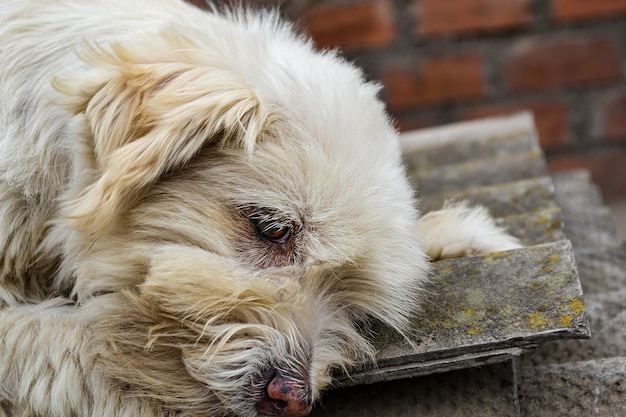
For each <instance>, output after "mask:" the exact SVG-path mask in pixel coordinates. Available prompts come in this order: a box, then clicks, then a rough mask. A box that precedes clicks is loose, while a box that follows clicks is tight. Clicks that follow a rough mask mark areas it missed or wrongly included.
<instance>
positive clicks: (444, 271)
mask: <svg viewBox="0 0 626 417" xmlns="http://www.w3.org/2000/svg"><path fill="white" fill-rule="evenodd" d="M452 271H453V268H452V267H451V266H444V267H443V268H441V269H439V272H440V273H441V274H449V273H451V272H452Z"/></svg>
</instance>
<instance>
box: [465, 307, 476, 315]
mask: <svg viewBox="0 0 626 417" xmlns="http://www.w3.org/2000/svg"><path fill="white" fill-rule="evenodd" d="M465 314H467V315H468V316H469V317H474V315H476V310H474V309H473V308H468V309H467V310H465Z"/></svg>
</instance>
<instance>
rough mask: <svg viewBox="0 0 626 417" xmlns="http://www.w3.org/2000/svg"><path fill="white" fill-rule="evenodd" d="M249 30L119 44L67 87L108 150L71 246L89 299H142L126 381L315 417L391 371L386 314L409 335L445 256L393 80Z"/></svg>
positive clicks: (123, 370)
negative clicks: (356, 384) (420, 224)
mask: <svg viewBox="0 0 626 417" xmlns="http://www.w3.org/2000/svg"><path fill="white" fill-rule="evenodd" d="M222 24H226V23H222ZM228 24H229V25H232V24H233V23H228ZM237 24H238V25H244V26H245V23H242V22H239V23H237ZM248 25H249V28H248V32H245V31H244V32H245V33H243V32H242V33H243V34H240V35H239V36H240V37H239V39H238V42H239V44H238V48H236V49H228V46H227V45H226V46H224V48H226V49H225V50H218V49H217V48H218V46H219V40H216V39H203V38H200V39H194V40H191V39H190V38H185V37H182V36H178V35H177V36H172V35H168V36H165V35H163V36H161V37H158V38H156V39H155V38H152V39H150V43H149V44H147V43H142V42H139V41H135V42H134V44H133V46H132V47H129V46H124V45H116V46H115V47H114V48H113V49H112V50H111V51H109V52H106V53H105V52H97V53H94V54H93V56H92V57H91V58H90V59H89V62H90V65H91V66H92V67H93V68H95V69H94V72H93V73H90V74H89V76H88V77H86V78H82V79H81V80H80V82H76V81H74V82H68V81H65V82H63V83H60V84H59V85H60V88H61V89H62V90H63V91H65V92H66V93H67V94H68V95H70V96H71V97H73V104H72V105H73V106H74V111H75V112H76V113H77V114H78V117H79V118H81V119H82V120H83V121H84V122H85V130H86V132H87V134H86V137H87V138H88V140H87V141H85V142H84V143H83V144H82V145H81V146H82V148H81V150H80V152H79V154H80V155H81V156H80V158H79V159H78V162H77V166H79V169H78V170H77V174H76V175H75V177H76V180H75V183H74V184H73V186H72V187H71V190H70V191H69V193H70V194H72V193H73V197H74V199H73V200H72V201H71V202H70V203H69V204H68V205H67V206H66V207H65V210H66V215H67V218H68V223H69V225H70V226H71V228H73V229H74V230H75V231H76V232H75V236H74V239H72V240H71V242H70V243H68V244H67V245H68V246H67V249H66V251H67V253H68V254H69V255H68V256H71V257H72V261H71V266H72V268H74V274H75V276H76V284H75V287H74V292H75V294H76V295H77V297H78V298H79V300H81V301H83V302H85V303H88V302H89V301H87V300H89V299H90V296H92V295H94V294H101V293H107V292H108V293H111V292H112V293H113V295H108V296H105V297H109V298H111V299H116V300H123V301H117V302H113V301H112V302H111V303H113V304H115V303H119V304H115V306H116V309H115V311H113V310H112V311H111V312H110V314H111V316H110V319H108V320H107V321H106V324H105V326H109V327H108V328H107V329H108V330H106V331H104V333H107V334H109V335H112V336H110V337H112V338H114V339H115V338H116V337H118V339H117V341H116V342H115V343H116V346H117V347H116V348H115V349H112V350H113V351H115V352H116V355H117V354H119V355H120V357H116V359H115V361H112V363H113V362H115V363H120V361H121V362H123V363H121V366H120V367H119V369H118V370H117V371H115V372H116V373H117V374H116V375H118V377H119V378H122V379H125V380H126V381H127V382H129V383H131V385H132V384H137V385H139V386H141V388H140V390H141V392H142V393H146V392H151V393H152V394H151V395H152V396H154V397H157V398H160V399H162V400H163V401H164V402H166V403H168V404H169V406H172V407H177V408H179V409H180V410H183V411H185V410H186V411H189V413H190V414H191V413H192V411H193V412H199V411H201V410H204V411H213V412H214V413H215V415H223V414H228V413H229V412H232V413H235V414H238V415H242V416H255V415H257V414H262V415H265V414H267V415H285V416H296V415H304V414H306V413H308V411H310V408H311V404H312V402H313V401H314V400H315V399H317V397H318V396H319V393H320V391H321V389H322V388H324V387H325V386H327V385H328V384H329V382H330V378H331V372H332V371H333V370H336V369H344V370H348V369H349V368H350V367H351V366H353V365H355V364H357V363H360V362H362V361H364V360H369V359H372V358H373V356H374V353H375V352H374V351H373V349H372V347H371V345H370V344H369V342H368V340H367V330H365V328H364V327H365V326H366V324H367V322H368V321H369V320H371V319H372V318H373V319H375V320H379V321H382V322H384V323H386V324H387V325H389V326H392V327H394V328H396V329H398V330H400V331H402V330H404V329H405V326H406V324H407V322H408V317H409V316H410V314H411V312H412V311H413V310H414V309H415V307H416V298H417V292H418V290H419V288H420V285H421V284H422V283H423V281H424V279H425V274H426V272H425V271H426V261H425V257H424V255H423V253H422V251H421V249H420V243H419V241H418V238H417V236H416V221H417V213H416V211H415V208H414V200H413V196H412V191H411V189H410V187H409V185H408V182H407V180H406V179H405V176H404V172H403V168H402V166H401V162H400V152H399V147H398V143H397V137H396V134H395V132H394V131H393V129H392V128H391V126H390V124H389V121H388V119H387V117H386V115H385V112H384V108H383V106H382V104H381V103H380V102H379V101H378V99H377V98H376V94H377V87H376V86H373V85H371V84H369V83H366V82H364V81H363V79H362V75H361V74H360V73H359V72H358V71H357V70H355V69H354V68H352V67H351V66H350V65H348V64H346V63H345V62H343V61H341V60H340V59H338V58H337V57H336V56H334V55H333V54H330V53H327V54H319V53H316V52H314V51H313V50H312V48H311V47H310V45H308V44H305V43H304V42H302V41H301V40H299V39H297V38H295V37H293V35H291V34H289V33H288V31H287V30H286V29H285V28H283V27H278V26H276V25H275V24H274V23H273V22H270V23H262V22H256V23H253V24H249V23H248ZM207 45H213V46H211V47H210V48H209V50H208V51H207ZM211 48H214V49H211ZM85 172H87V173H88V174H84V173H85ZM89 173H90V174H89ZM115 294H117V295H120V296H119V297H117V295H115ZM114 295H115V296H114ZM115 297H117V298H115ZM96 298H97V297H96ZM102 311H105V310H102ZM120 312H121V313H120ZM102 314H104V313H102ZM115 317H116V318H115ZM142 323H143V324H142ZM120 346H121V347H120ZM124 346H126V347H124ZM129 364H130V365H129ZM131 365H132V366H131ZM110 366H111V367H114V365H110ZM183 370H185V371H184V372H181V371H183Z"/></svg>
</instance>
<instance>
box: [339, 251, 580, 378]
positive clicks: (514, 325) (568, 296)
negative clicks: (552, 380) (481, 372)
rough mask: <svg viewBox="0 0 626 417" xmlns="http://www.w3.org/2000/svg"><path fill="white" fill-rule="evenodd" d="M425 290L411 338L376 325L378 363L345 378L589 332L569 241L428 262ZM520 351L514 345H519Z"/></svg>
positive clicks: (385, 374)
mask: <svg viewBox="0 0 626 417" xmlns="http://www.w3.org/2000/svg"><path fill="white" fill-rule="evenodd" d="M433 269H434V271H433V285H432V287H431V288H429V290H430V292H431V296H430V297H429V299H428V301H427V302H426V303H425V305H424V308H423V311H422V312H421V313H420V314H419V316H418V317H417V318H416V319H415V320H414V323H413V328H414V333H413V334H411V335H408V336H409V340H410V343H409V341H407V340H405V339H404V338H402V337H401V336H400V335H398V334H397V333H395V332H393V331H391V330H388V329H385V328H379V329H378V332H377V336H376V338H375V339H374V342H375V345H376V346H377V348H378V349H379V353H378V367H377V369H374V370H371V369H367V370H365V371H362V372H354V373H353V374H352V375H351V379H349V380H346V381H344V383H345V384H354V383H371V382H376V381H380V380H389V379H394V378H397V377H407V376H410V375H420V374H424V373H430V372H440V371H443V370H448V369H456V368H459V367H463V366H469V365H476V364H477V361H476V360H477V358H482V359H481V360H483V361H484V360H487V359H488V358H489V357H491V356H501V358H500V360H502V359H505V358H506V355H507V354H508V353H510V350H511V349H516V348H517V349H519V348H524V347H528V346H534V345H536V344H539V343H542V342H546V341H548V340H552V339H561V338H567V337H586V336H588V329H587V326H588V323H587V319H586V315H585V312H584V303H583V300H582V292H581V288H580V283H579V281H578V275H577V273H576V269H575V264H574V259H573V253H572V251H571V246H570V244H569V242H568V241H561V242H556V243H552V244H545V245H538V246H533V247H530V248H524V249H520V250H514V251H508V252H498V253H494V254H491V255H485V256H474V257H468V258H461V259H451V260H445V261H439V262H435V263H434V264H433ZM517 353H519V352H517Z"/></svg>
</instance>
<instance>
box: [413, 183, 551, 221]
mask: <svg viewBox="0 0 626 417" xmlns="http://www.w3.org/2000/svg"><path fill="white" fill-rule="evenodd" d="M460 200H465V201H467V202H468V203H470V204H481V205H483V206H485V207H487V208H488V209H489V212H490V213H491V215H492V216H494V217H506V216H512V215H524V214H528V213H532V212H536V211H539V210H544V209H550V208H556V207H557V205H556V204H555V202H554V186H553V183H552V180H551V179H550V178H548V177H540V178H534V179H530V180H521V181H515V182H510V183H507V184H496V185H491V186H481V187H475V188H471V189H466V190H458V191H449V192H445V193H434V194H425V195H422V196H421V200H420V209H421V210H422V211H424V212H428V211H431V210H437V209H439V208H441V206H442V205H443V203H444V202H445V201H460Z"/></svg>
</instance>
